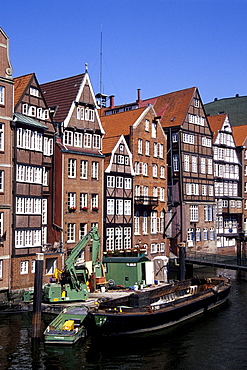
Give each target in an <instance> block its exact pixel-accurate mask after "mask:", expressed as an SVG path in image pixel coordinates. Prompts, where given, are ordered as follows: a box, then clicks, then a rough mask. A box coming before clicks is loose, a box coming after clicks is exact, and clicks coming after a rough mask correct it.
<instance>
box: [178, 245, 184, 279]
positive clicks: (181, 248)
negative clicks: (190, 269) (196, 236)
mask: <svg viewBox="0 0 247 370" xmlns="http://www.w3.org/2000/svg"><path fill="white" fill-rule="evenodd" d="M178 248H179V280H180V281H183V280H185V243H179V244H178Z"/></svg>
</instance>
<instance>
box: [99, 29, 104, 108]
mask: <svg viewBox="0 0 247 370" xmlns="http://www.w3.org/2000/svg"><path fill="white" fill-rule="evenodd" d="M99 90H100V91H99V92H100V108H102V93H103V91H102V25H101V30H100V87H99Z"/></svg>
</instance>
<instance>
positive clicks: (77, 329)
mask: <svg viewBox="0 0 247 370" xmlns="http://www.w3.org/2000/svg"><path fill="white" fill-rule="evenodd" d="M87 316H88V308H87V307H86V306H85V305H81V306H69V307H67V308H65V309H64V310H63V311H62V312H60V314H59V315H58V316H57V317H56V318H55V319H54V320H53V321H52V322H51V323H50V324H49V325H48V326H47V328H46V329H45V331H44V340H45V343H46V344H74V343H76V342H77V341H78V340H79V339H81V338H84V337H86V335H87V330H86V328H85V321H86V319H87Z"/></svg>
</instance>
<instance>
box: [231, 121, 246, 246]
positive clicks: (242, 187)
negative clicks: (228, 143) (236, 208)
mask: <svg viewBox="0 0 247 370" xmlns="http://www.w3.org/2000/svg"><path fill="white" fill-rule="evenodd" d="M232 131H233V137H234V141H235V144H236V150H237V153H238V158H239V161H240V163H241V166H240V168H239V169H240V174H239V180H240V181H239V195H240V196H241V197H242V201H243V203H242V222H241V226H240V228H239V232H240V233H243V234H242V235H243V236H244V237H245V240H244V241H245V243H244V244H246V237H247V126H246V125H241V126H233V127H232Z"/></svg>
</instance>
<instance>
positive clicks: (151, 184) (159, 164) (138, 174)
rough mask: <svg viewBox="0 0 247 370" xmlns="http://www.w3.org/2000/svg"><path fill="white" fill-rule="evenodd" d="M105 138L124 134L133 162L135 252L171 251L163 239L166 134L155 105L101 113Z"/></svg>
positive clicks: (148, 255)
mask: <svg viewBox="0 0 247 370" xmlns="http://www.w3.org/2000/svg"><path fill="white" fill-rule="evenodd" d="M101 120H102V124H103V127H104V130H105V132H106V136H105V137H106V138H107V137H108V135H109V136H110V137H113V136H114V135H115V136H116V135H121V134H123V135H124V136H125V139H126V142H127V143H128V145H129V148H130V150H131V153H132V158H133V166H134V174H135V176H134V183H133V195H134V210H133V215H134V219H133V242H132V243H133V247H132V250H131V252H132V253H133V255H138V254H142V253H146V255H147V257H148V258H150V259H153V258H154V257H155V256H158V255H167V254H169V252H168V250H167V245H166V243H165V240H164V235H163V233H164V216H165V212H166V209H167V188H166V136H165V134H164V132H163V129H162V127H161V125H160V122H159V120H158V118H157V115H156V113H155V111H154V108H153V106H152V105H149V106H148V107H144V108H140V109H133V110H130V111H128V110H126V111H123V112H120V113H115V111H114V110H111V109H108V110H107V109H106V110H105V115H104V116H102V117H101Z"/></svg>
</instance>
